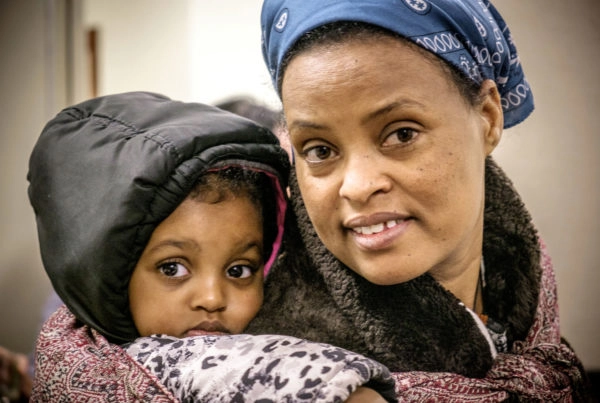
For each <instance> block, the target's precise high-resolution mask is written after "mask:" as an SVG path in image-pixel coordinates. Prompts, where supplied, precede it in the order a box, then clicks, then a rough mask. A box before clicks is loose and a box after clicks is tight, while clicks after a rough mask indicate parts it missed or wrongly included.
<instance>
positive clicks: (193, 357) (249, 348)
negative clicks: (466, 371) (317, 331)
mask: <svg viewBox="0 0 600 403" xmlns="http://www.w3.org/2000/svg"><path fill="white" fill-rule="evenodd" d="M124 347H125V349H126V351H127V352H128V353H129V354H130V355H131V356H132V357H133V358H134V359H135V360H136V361H137V362H138V363H139V364H141V365H142V366H144V367H145V368H146V369H147V370H149V371H150V372H152V373H153V374H154V375H156V376H157V377H158V378H159V379H160V380H161V381H162V383H163V384H164V385H165V386H166V387H167V388H168V389H169V390H170V391H171V392H172V393H173V394H174V395H175V396H176V397H177V398H179V399H182V400H183V399H189V398H190V396H194V398H195V401H231V400H232V399H234V398H235V397H236V396H239V397H243V398H244V400H245V401H255V400H260V399H270V400H274V401H299V402H302V401H315V400H318V401H344V400H346V399H348V398H351V399H355V400H350V401H354V402H360V401H367V400H365V398H368V401H370V402H372V401H377V400H373V399H372V398H371V397H374V398H375V399H376V398H381V399H382V397H381V396H385V397H386V398H387V399H388V400H387V401H395V396H394V383H393V381H392V379H391V376H390V373H389V371H388V370H387V368H386V367H384V366H383V365H381V364H379V363H377V362H375V361H373V360H370V359H368V358H366V357H364V356H362V355H360V354H356V353H353V352H351V351H347V350H344V349H341V348H338V347H334V346H331V345H328V344H322V343H313V342H309V341H306V340H301V339H298V338H294V337H288V336H279V335H259V336H252V335H234V336H220V337H214V336H203V337H187V338H184V339H177V338H174V337H168V336H152V337H143V338H140V339H138V340H136V341H135V342H134V343H131V344H129V345H126V346H124ZM367 384H368V387H369V388H370V389H368V390H367V388H364V390H363V389H361V390H359V391H357V392H356V393H355V395H352V396H351V392H353V391H356V390H357V389H358V388H360V387H361V386H363V385H367ZM359 399H362V400H359ZM382 401H385V400H382Z"/></svg>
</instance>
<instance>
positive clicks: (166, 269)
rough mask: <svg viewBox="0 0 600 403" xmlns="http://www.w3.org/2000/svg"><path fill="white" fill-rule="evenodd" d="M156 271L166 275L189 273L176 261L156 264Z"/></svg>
mask: <svg viewBox="0 0 600 403" xmlns="http://www.w3.org/2000/svg"><path fill="white" fill-rule="evenodd" d="M158 271H160V272H161V273H162V274H164V275H165V276H167V277H183V276H185V275H187V274H189V273H190V272H189V271H188V269H187V268H186V267H185V266H184V265H182V264H181V263H177V262H168V263H163V264H161V265H160V266H158Z"/></svg>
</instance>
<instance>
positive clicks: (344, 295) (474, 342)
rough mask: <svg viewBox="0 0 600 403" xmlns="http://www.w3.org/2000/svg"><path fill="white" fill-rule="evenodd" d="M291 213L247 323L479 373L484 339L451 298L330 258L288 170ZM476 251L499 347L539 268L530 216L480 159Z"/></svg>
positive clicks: (435, 286) (401, 367)
mask: <svg viewBox="0 0 600 403" xmlns="http://www.w3.org/2000/svg"><path fill="white" fill-rule="evenodd" d="M290 186H291V192H292V196H291V198H292V204H293V207H294V209H293V211H290V215H289V217H288V218H289V219H288V220H287V228H286V231H287V232H286V236H285V246H284V250H285V252H284V253H283V254H282V255H281V256H280V258H279V260H278V262H277V263H276V265H275V266H274V267H273V269H272V271H271V274H270V275H269V277H268V278H267V282H266V285H265V304H264V306H263V309H262V310H261V312H260V313H259V315H258V317H257V318H256V319H255V320H254V321H253V322H252V324H251V326H250V327H249V329H248V331H249V332H253V333H281V334H290V335H294V336H297V337H303V338H307V339H311V340H316V341H321V342H327V343H332V344H335V345H338V346H341V347H344V348H347V349H349V350H353V351H356V352H360V353H363V354H365V355H367V356H369V357H372V358H374V359H377V360H379V361H380V362H382V363H384V364H385V365H387V366H388V367H389V368H390V369H391V370H392V371H409V370H421V371H447V372H454V373H458V374H463V375H466V376H472V377H482V376H484V375H485V373H486V372H487V370H488V369H489V368H490V366H491V364H492V357H491V354H490V351H489V346H488V343H487V341H486V340H485V338H484V337H483V336H482V334H481V332H480V331H479V329H478V328H477V326H476V324H475V322H474V320H473V319H472V317H471V316H470V314H469V313H468V312H467V311H466V310H465V308H464V307H462V306H461V305H459V301H458V299H457V298H456V297H455V296H454V295H453V294H451V293H450V292H448V291H447V290H445V289H444V288H443V287H442V286H441V285H440V284H439V283H437V282H436V281H435V280H434V279H433V278H432V277H431V276H429V275H423V276H420V277H418V278H416V279H414V280H411V281H409V282H406V283H403V284H398V285H393V286H378V285H374V284H372V283H369V282H368V281H366V280H365V279H363V278H362V277H360V276H358V275H357V274H355V273H354V272H353V271H352V270H350V269H348V268H347V267H346V266H345V265H344V264H343V263H341V262H340V261H339V260H337V259H336V258H335V257H334V256H333V255H332V254H331V253H330V252H329V251H328V250H327V249H326V248H325V247H324V245H323V244H322V243H321V241H320V240H319V238H318V236H317V234H316V233H315V231H314V229H313V227H312V225H311V223H310V220H309V218H308V216H307V213H306V209H305V207H304V204H303V202H302V199H301V197H300V196H299V190H298V184H297V181H296V177H295V174H294V173H292V175H291V178H290ZM484 214H485V217H484V247H483V249H484V252H483V253H484V257H485V262H486V283H487V287H486V289H485V292H484V301H485V306H486V309H487V313H488V314H489V315H490V316H491V317H493V318H494V319H496V321H498V322H500V323H502V324H504V325H505V326H506V328H507V333H508V337H509V345H510V344H511V343H512V342H513V341H515V340H519V339H523V338H524V337H525V335H526V333H527V331H528V329H529V327H530V326H531V324H532V322H533V316H534V314H535V309H536V305H537V298H538V293H539V280H540V276H541V270H540V267H539V253H540V251H539V246H538V239H537V234H536V231H535V229H534V227H533V225H532V223H531V218H530V215H529V213H528V212H527V210H526V209H525V207H524V205H523V203H522V202H521V200H520V198H519V196H518V194H517V192H516V191H515V189H514V188H513V186H512V184H511V182H510V180H509V179H508V178H507V177H506V176H505V175H504V173H503V172H502V170H501V169H500V168H499V167H498V166H497V165H496V164H495V163H494V162H493V160H492V159H491V158H488V160H487V161H486V203H485V213H484Z"/></svg>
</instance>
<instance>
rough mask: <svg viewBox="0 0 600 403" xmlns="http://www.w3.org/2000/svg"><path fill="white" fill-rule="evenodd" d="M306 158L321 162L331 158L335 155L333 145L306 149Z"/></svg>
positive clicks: (309, 160) (310, 160) (304, 153)
mask: <svg viewBox="0 0 600 403" xmlns="http://www.w3.org/2000/svg"><path fill="white" fill-rule="evenodd" d="M302 154H303V155H304V158H305V159H306V160H307V161H308V162H321V161H324V160H326V159H328V158H331V157H332V156H333V155H334V152H333V150H332V149H331V147H328V146H323V145H320V146H314V147H310V148H308V149H306V150H305V151H304V152H303V153H302Z"/></svg>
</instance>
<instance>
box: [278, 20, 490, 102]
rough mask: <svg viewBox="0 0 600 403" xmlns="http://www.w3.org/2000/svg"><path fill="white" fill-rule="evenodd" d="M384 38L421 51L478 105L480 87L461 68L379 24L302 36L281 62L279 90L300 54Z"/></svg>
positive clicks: (347, 24)
mask: <svg viewBox="0 0 600 403" xmlns="http://www.w3.org/2000/svg"><path fill="white" fill-rule="evenodd" d="M382 37H387V38H395V39H397V40H399V41H401V42H403V43H404V44H406V45H407V46H409V47H410V48H412V49H414V50H415V51H417V52H419V53H420V54H422V55H423V56H424V57H425V58H427V59H429V60H430V61H432V62H434V63H436V64H437V65H439V66H440V67H441V68H442V69H443V70H444V71H445V72H446V73H447V74H448V76H449V78H450V79H451V81H452V82H453V83H454V85H455V86H456V88H457V89H458V91H459V92H460V93H461V95H462V96H463V98H464V99H465V100H466V101H467V103H468V104H469V105H477V104H478V103H479V100H480V93H479V89H480V86H479V84H477V83H476V82H475V81H473V80H471V79H470V78H469V77H467V75H466V74H465V73H463V72H462V71H461V70H460V69H458V68H457V67H455V66H453V65H452V64H450V63H448V62H446V61H445V60H443V59H441V58H440V57H438V56H436V55H435V54H433V53H431V52H429V51H428V50H425V49H424V48H422V47H421V46H419V45H417V44H416V43H414V42H412V41H410V40H409V39H407V38H405V37H403V36H401V35H398V34H396V33H394V32H392V31H389V30H387V29H385V28H382V27H379V26H377V25H372V24H368V23H364V22H359V21H336V22H332V23H329V24H324V25H321V26H319V27H317V28H315V29H313V30H311V31H308V32H307V33H305V34H304V35H303V36H302V37H300V39H299V40H298V41H297V42H296V43H295V44H294V45H293V46H292V47H291V48H290V50H289V51H288V52H287V53H286V55H285V57H284V58H283V60H282V62H281V68H280V71H281V74H280V75H279V82H278V83H277V88H281V84H282V81H283V77H284V75H285V70H286V69H287V67H288V65H289V63H290V62H291V60H292V59H293V58H294V57H296V56H297V55H299V54H300V53H303V52H305V51H307V50H309V49H312V48H315V47H317V46H325V47H327V46H335V45H339V44H341V43H345V42H350V41H359V42H360V41H367V40H373V39H380V38H382Z"/></svg>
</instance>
